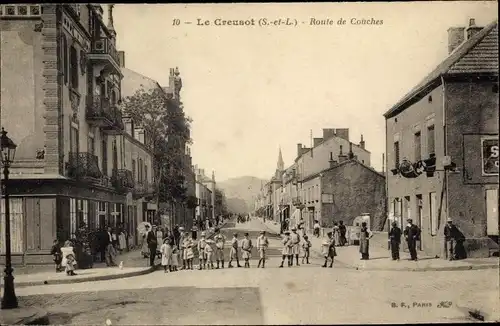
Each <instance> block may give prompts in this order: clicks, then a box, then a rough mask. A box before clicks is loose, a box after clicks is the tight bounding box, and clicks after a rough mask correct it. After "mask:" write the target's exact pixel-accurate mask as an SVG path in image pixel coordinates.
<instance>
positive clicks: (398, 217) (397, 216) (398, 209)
mask: <svg viewBox="0 0 500 326" xmlns="http://www.w3.org/2000/svg"><path fill="white" fill-rule="evenodd" d="M393 205H394V207H393V211H394V220H395V221H398V222H399V226H400V227H402V226H403V216H402V215H403V214H402V211H403V201H402V200H401V199H400V198H394V201H393Z"/></svg>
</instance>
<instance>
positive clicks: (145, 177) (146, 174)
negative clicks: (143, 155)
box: [144, 165, 148, 183]
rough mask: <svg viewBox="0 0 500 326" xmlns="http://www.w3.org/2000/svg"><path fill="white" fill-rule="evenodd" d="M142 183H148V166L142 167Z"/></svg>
mask: <svg viewBox="0 0 500 326" xmlns="http://www.w3.org/2000/svg"><path fill="white" fill-rule="evenodd" d="M144 181H146V183H148V166H147V165H144Z"/></svg>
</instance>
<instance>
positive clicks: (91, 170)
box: [68, 153, 102, 179]
mask: <svg viewBox="0 0 500 326" xmlns="http://www.w3.org/2000/svg"><path fill="white" fill-rule="evenodd" d="M68 165H69V166H68V173H69V176H70V177H72V178H75V179H81V178H94V179H100V178H101V177H102V173H101V171H100V170H99V163H98V158H97V156H95V155H93V154H91V153H69V162H68Z"/></svg>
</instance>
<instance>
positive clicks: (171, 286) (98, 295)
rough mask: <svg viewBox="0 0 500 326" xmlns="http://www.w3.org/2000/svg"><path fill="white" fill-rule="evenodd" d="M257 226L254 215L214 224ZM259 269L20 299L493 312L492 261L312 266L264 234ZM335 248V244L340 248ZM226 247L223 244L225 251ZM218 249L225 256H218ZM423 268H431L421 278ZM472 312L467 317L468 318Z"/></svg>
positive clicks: (455, 316) (249, 313)
mask: <svg viewBox="0 0 500 326" xmlns="http://www.w3.org/2000/svg"><path fill="white" fill-rule="evenodd" d="M262 228H265V226H264V225H263V224H262V222H261V221H259V220H251V221H250V222H247V223H241V224H238V223H233V222H230V223H228V224H227V225H226V228H225V229H224V230H223V232H224V234H226V237H228V236H229V235H231V234H232V233H238V234H241V235H242V234H243V232H248V233H249V234H250V236H251V238H252V240H254V239H256V236H257V234H258V232H259V231H260V230H261V229H262ZM269 241H270V247H269V259H268V261H267V263H266V268H264V269H263V268H259V269H257V268H256V265H257V259H258V257H257V254H256V252H255V251H254V253H253V257H252V258H253V259H252V261H251V266H252V268H250V269H248V268H231V269H228V268H227V262H226V268H225V269H219V270H203V271H197V270H193V271H191V270H188V271H179V272H173V273H163V271H159V270H158V271H155V272H153V273H152V274H148V275H140V276H136V277H133V278H127V279H115V280H107V281H96V282H93V283H75V284H54V285H50V284H49V285H44V286H30V287H21V288H18V289H17V290H16V292H17V296H18V300H19V302H20V304H23V305H24V306H39V307H41V308H42V309H44V310H46V311H47V312H48V314H49V318H50V322H51V324H74V325H78V324H104V323H105V322H106V320H108V319H109V320H110V321H111V323H112V324H113V325H121V324H167V325H194V324H198V325H199V324H207V325H208V324H213V325H230V324H236V325H249V324H261V325H269V324H273V325H274V324H294V325H296V324H364V323H417V322H418V323H422V322H424V323H425V322H429V323H430V322H447V323H449V322H457V323H458V322H471V321H477V319H478V318H483V319H484V320H485V321H498V320H500V313H499V311H498V307H500V302H499V298H498V293H499V286H498V270H494V269H484V270H467V271H442V272H435V273H432V272H421V271H415V272H413V273H408V272H406V271H395V270H373V271H365V270H355V269H352V268H344V267H342V264H341V263H340V262H338V261H337V262H336V263H335V265H334V268H332V269H330V268H321V267H320V266H321V265H322V263H323V260H322V259H321V258H319V257H317V256H313V257H311V260H310V263H311V264H308V265H307V264H306V265H300V266H293V267H285V268H278V266H279V264H280V262H281V255H280V250H281V243H280V237H279V236H278V235H276V234H272V235H270V237H269ZM340 249H342V248H340ZM226 255H227V253H226ZM226 257H227V256H226ZM429 276H431V277H429ZM471 315H474V316H476V317H475V318H473V317H472V316H471Z"/></svg>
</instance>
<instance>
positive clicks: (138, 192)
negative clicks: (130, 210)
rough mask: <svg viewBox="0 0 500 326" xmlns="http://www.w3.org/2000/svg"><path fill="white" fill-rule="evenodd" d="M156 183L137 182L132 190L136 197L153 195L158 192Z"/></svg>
mask: <svg viewBox="0 0 500 326" xmlns="http://www.w3.org/2000/svg"><path fill="white" fill-rule="evenodd" d="M156 187H157V185H156V183H147V182H146V183H136V184H135V186H134V189H133V190H132V195H133V196H134V198H142V197H146V196H150V195H153V194H154V193H155V192H156Z"/></svg>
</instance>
